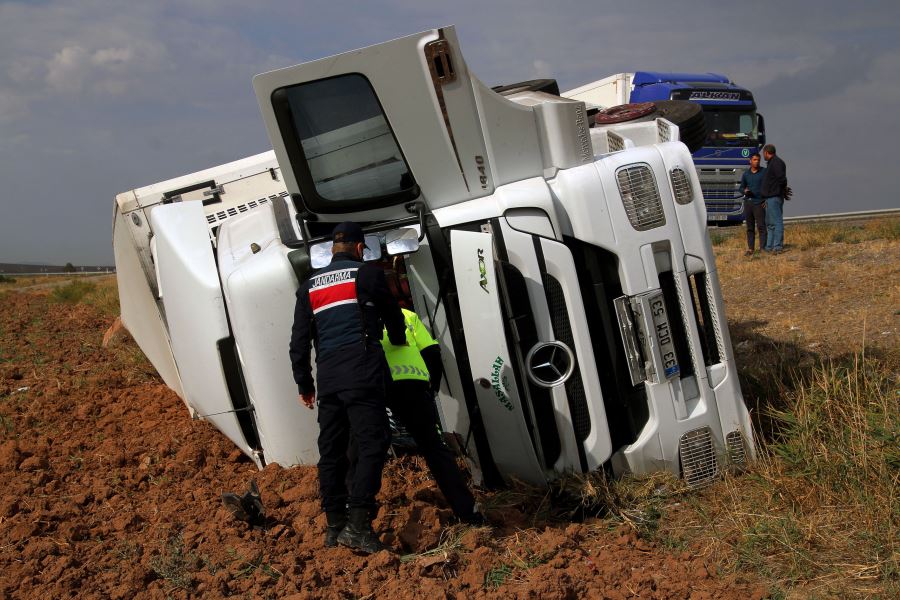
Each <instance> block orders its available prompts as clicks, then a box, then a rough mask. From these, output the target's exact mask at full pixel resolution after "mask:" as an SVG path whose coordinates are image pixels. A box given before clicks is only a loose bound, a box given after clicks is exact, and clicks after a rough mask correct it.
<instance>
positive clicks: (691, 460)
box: [678, 427, 719, 487]
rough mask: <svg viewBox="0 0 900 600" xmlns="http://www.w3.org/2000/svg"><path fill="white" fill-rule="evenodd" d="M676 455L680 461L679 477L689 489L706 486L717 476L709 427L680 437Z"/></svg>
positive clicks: (716, 465)
mask: <svg viewBox="0 0 900 600" xmlns="http://www.w3.org/2000/svg"><path fill="white" fill-rule="evenodd" d="M678 455H679V458H680V459H681V476H682V477H683V478H684V480H685V481H686V482H687V484H688V485H689V486H691V487H701V486H704V485H708V484H709V483H711V482H712V481H713V480H714V479H715V478H716V477H717V476H718V474H719V465H718V463H717V462H716V450H715V447H714V445H713V440H712V431H711V430H710V428H709V427H700V428H699V429H694V430H692V431H688V432H687V433H685V434H684V435H682V436H681V439H680V440H679V441H678Z"/></svg>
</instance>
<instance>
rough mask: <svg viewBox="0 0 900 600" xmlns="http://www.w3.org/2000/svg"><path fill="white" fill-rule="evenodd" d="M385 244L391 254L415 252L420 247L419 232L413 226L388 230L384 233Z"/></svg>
mask: <svg viewBox="0 0 900 600" xmlns="http://www.w3.org/2000/svg"><path fill="white" fill-rule="evenodd" d="M384 245H385V247H386V248H387V253H388V255H389V256H394V255H395V254H408V253H410V252H415V251H416V250H418V249H419V232H418V231H416V230H415V229H413V228H412V227H404V228H402V229H395V230H393V231H388V232H387V233H385V234H384Z"/></svg>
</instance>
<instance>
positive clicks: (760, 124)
mask: <svg viewBox="0 0 900 600" xmlns="http://www.w3.org/2000/svg"><path fill="white" fill-rule="evenodd" d="M756 117H757V121H756V131H757V134H756V136H757V137H756V139H757V140H759V145H760V147H762V146H765V145H766V120H765V119H764V118H763V116H762V115H761V114H759V113H756Z"/></svg>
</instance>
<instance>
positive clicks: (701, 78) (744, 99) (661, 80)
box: [629, 71, 755, 108]
mask: <svg viewBox="0 0 900 600" xmlns="http://www.w3.org/2000/svg"><path fill="white" fill-rule="evenodd" d="M632 84H633V85H634V88H633V89H632V91H631V97H630V99H629V102H652V101H657V100H669V99H683V100H691V101H692V102H697V103H698V104H703V105H708V106H740V107H748V108H749V107H753V106H755V103H754V101H753V94H752V93H751V92H750V91H749V90H747V89H746V88H743V87H741V86H739V85H735V84H734V83H732V82H731V81H730V80H729V79H728V77H726V76H724V75H719V74H718V73H663V72H659V71H637V72H635V74H634V79H633V80H632ZM689 96H690V97H689ZM732 96H733V97H732Z"/></svg>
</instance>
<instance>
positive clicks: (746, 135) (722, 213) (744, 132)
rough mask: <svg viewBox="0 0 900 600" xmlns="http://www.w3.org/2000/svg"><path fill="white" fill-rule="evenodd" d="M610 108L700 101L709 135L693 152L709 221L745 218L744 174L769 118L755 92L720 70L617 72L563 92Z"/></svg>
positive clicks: (734, 221)
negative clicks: (762, 112) (756, 99)
mask: <svg viewBox="0 0 900 600" xmlns="http://www.w3.org/2000/svg"><path fill="white" fill-rule="evenodd" d="M562 95H563V96H565V97H566V98H573V99H575V100H583V101H584V102H586V103H588V104H589V105H592V106H596V107H600V108H609V107H614V106H620V105H623V104H638V103H646V102H658V101H665V100H687V101H690V102H694V103H697V104H699V105H700V106H701V107H702V109H703V116H704V117H705V119H706V132H707V134H706V141H705V143H704V144H703V145H702V147H701V148H699V149H698V150H696V151H695V152H694V153H693V158H694V164H695V165H696V168H697V172H698V174H699V175H700V187H701V189H702V191H703V199H704V201H705V202H706V213H707V220H708V221H709V223H710V224H717V225H738V224H740V223H742V222H743V220H744V213H743V195H744V194H743V190H741V189H740V182H741V175H743V173H744V170H745V169H746V168H747V167H748V162H749V159H750V155H751V154H753V153H754V152H759V151H760V148H762V146H763V145H764V144H765V143H766V140H765V120H764V119H763V116H762V115H761V114H759V113H758V112H757V111H756V101H755V100H754V98H753V93H752V92H751V91H750V90H748V89H746V88H743V87H740V86H738V85H736V84H735V83H734V82H733V81H731V80H730V79H729V78H728V77H726V76H724V75H718V74H715V73H657V72H650V71H637V72H635V73H617V74H615V75H610V76H609V77H606V78H604V79H600V80H598V81H594V82H592V83H588V84H586V85H582V86H579V87H577V88H575V89H572V90H569V91H567V92H564V93H563V94H562Z"/></svg>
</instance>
